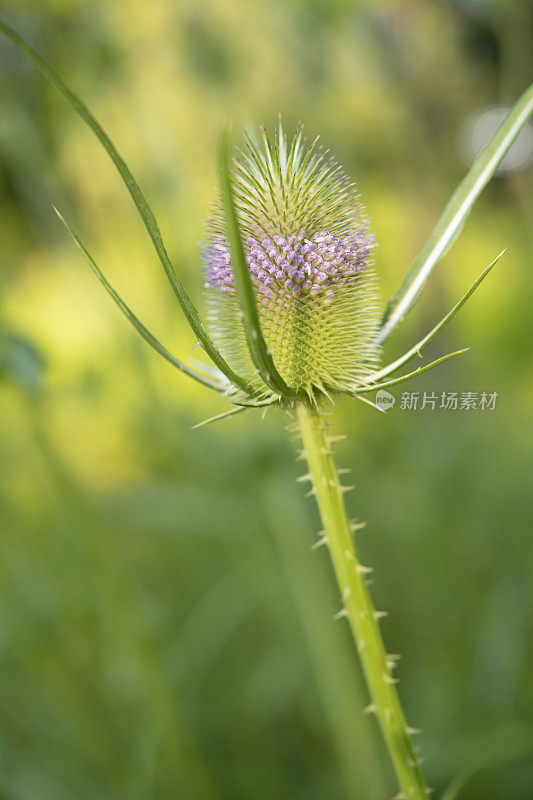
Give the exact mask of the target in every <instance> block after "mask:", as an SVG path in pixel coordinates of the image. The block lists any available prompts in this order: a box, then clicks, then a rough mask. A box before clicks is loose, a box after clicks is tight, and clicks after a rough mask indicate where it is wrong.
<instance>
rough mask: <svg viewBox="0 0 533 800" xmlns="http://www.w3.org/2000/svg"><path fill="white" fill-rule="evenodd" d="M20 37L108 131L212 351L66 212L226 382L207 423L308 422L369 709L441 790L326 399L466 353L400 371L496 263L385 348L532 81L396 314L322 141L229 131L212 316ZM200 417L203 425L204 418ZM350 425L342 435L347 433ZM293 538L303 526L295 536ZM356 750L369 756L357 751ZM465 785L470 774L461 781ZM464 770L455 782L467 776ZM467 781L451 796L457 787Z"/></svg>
mask: <svg viewBox="0 0 533 800" xmlns="http://www.w3.org/2000/svg"><path fill="white" fill-rule="evenodd" d="M0 31H1V32H2V33H3V34H5V35H6V36H7V37H8V38H9V39H10V40H11V41H12V42H13V43H14V44H15V45H16V46H17V47H18V48H19V49H20V50H21V51H22V52H23V53H24V54H25V55H26V56H27V57H29V59H31V61H33V63H34V64H35V65H36V66H37V67H38V69H39V70H40V71H41V72H42V73H43V74H44V75H45V77H46V78H47V79H48V80H49V81H50V82H51V83H52V84H53V85H54V86H55V87H56V89H58V90H59V92H60V93H61V94H62V95H63V97H64V98H65V99H66V100H67V101H68V103H70V105H71V106H72V108H73V109H74V111H76V113H77V114H78V115H79V116H80V117H81V119H82V120H83V121H84V122H85V123H86V124H87V125H88V127H89V128H90V129H91V130H92V131H93V133H94V134H95V135H96V137H97V138H98V139H99V140H100V142H101V144H102V145H103V147H104V148H105V150H106V151H107V153H108V155H109V157H110V158H111V160H112V161H113V163H114V164H115V167H116V168H117V169H118V171H119V173H120V175H121V177H122V179H123V181H124V184H125V186H126V188H127V189H128V191H129V193H130V195H131V197H132V199H133V202H134V203H135V206H136V207H137V210H138V212H139V214H140V216H141V219H142V221H143V223H144V225H145V227H146V230H147V232H148V234H149V236H150V238H151V240H152V243H153V245H154V248H155V250H156V253H157V255H158V257H159V260H160V262H161V265H162V267H163V269H164V271H165V274H166V276H167V278H168V281H169V283H170V285H171V287H172V290H173V292H174V294H175V296H176V299H177V301H178V303H179V305H180V306H181V309H182V311H183V313H184V315H185V317H186V319H187V322H188V323H189V326H190V327H191V329H192V331H193V333H194V335H195V337H196V339H197V342H198V344H199V345H200V347H201V348H202V350H203V353H204V355H205V356H206V357H207V358H208V359H209V360H210V362H211V363H210V364H207V363H202V364H201V365H199V364H198V362H197V361H196V360H195V362H194V363H195V366H190V365H187V364H186V363H185V362H184V361H181V360H180V359H178V358H177V357H176V356H174V355H173V354H172V353H171V352H170V351H169V350H168V349H167V348H166V347H165V346H164V345H163V344H161V342H160V341H159V340H158V339H157V338H156V337H155V336H154V335H153V334H152V333H151V332H150V331H149V330H148V328H147V327H146V326H145V325H144V324H143V323H142V322H141V321H140V320H139V319H138V317H137V316H136V315H135V314H134V313H133V311H132V310H131V309H130V308H129V307H128V306H127V305H126V303H125V302H124V301H123V300H122V298H121V297H120V296H119V294H118V293H117V292H116V290H115V289H114V288H113V287H112V286H111V284H110V283H109V282H108V280H107V279H106V277H105V276H104V274H103V272H102V271H101V269H100V267H99V266H98V265H97V263H96V261H95V260H94V258H93V257H92V255H91V254H90V253H89V251H88V250H87V248H86V247H85V246H84V244H83V243H82V242H81V240H80V238H79V237H78V236H77V234H76V233H75V232H74V231H73V229H72V228H71V227H70V225H69V224H68V223H67V222H66V221H65V219H64V218H63V217H62V216H61V214H60V213H59V212H58V211H57V214H58V216H59V218H60V220H61V221H62V223H63V224H64V226H65V228H66V230H67V231H68V233H69V234H70V236H71V237H72V239H73V241H74V243H75V244H76V245H77V247H78V248H79V250H80V251H81V252H82V254H83V255H84V257H85V258H86V260H87V262H88V263H89V266H90V267H91V269H92V270H93V272H94V273H95V274H96V276H97V277H98V279H99V280H100V282H101V283H102V285H103V286H104V288H105V289H106V291H107V292H108V293H109V295H110V296H111V298H112V299H113V300H114V301H115V303H116V304H117V306H118V307H119V308H120V310H121V311H122V313H123V314H124V315H125V316H126V318H127V319H128V320H129V321H130V323H131V324H132V325H133V326H134V328H135V329H136V330H137V332H138V333H139V334H140V335H141V336H142V337H143V339H144V340H145V341H146V342H147V343H148V344H149V345H150V346H151V347H152V348H153V349H154V350H155V351H156V352H157V353H158V354H159V355H160V356H162V357H163V358H164V359H166V360H167V361H168V362H170V363H171V364H172V365H173V366H174V367H176V368H177V369H178V370H179V371H181V372H183V373H184V374H185V375H187V376H188V377H189V378H191V379H193V380H195V381H197V382H198V383H200V384H202V385H203V386H204V387H205V388H207V389H211V390H213V391H215V392H217V393H218V394H219V395H220V398H221V400H223V401H224V402H226V403H229V404H230V408H229V409H227V410H224V411H223V412H222V413H221V414H219V415H217V416H215V417H212V418H210V419H208V420H205V421H203V422H201V423H199V425H205V424H207V423H211V422H215V421H217V420H220V419H224V418H225V417H229V416H232V415H234V414H238V413H243V412H245V411H248V412H253V411H256V412H258V411H260V412H265V411H266V410H267V409H269V408H271V407H274V406H278V407H279V408H280V409H281V410H282V411H283V412H284V413H285V414H287V415H288V417H289V418H290V424H289V429H290V430H294V431H295V432H297V433H298V435H299V437H300V439H301V442H302V448H301V450H300V451H299V454H298V458H299V459H301V460H302V461H305V462H306V463H307V471H306V472H305V474H303V475H302V476H301V477H300V478H298V480H299V481H302V482H308V483H309V494H310V495H312V496H314V498H315V500H316V503H317V505H318V510H319V513H320V517H321V520H322V526H323V530H322V531H321V532H320V534H319V537H318V540H317V542H316V543H315V545H314V546H315V547H317V546H320V545H324V546H327V547H328V548H329V551H330V554H331V561H332V564H333V569H334V572H335V575H336V579H337V583H338V587H339V593H340V597H341V608H340V611H339V613H338V615H337V616H338V617H339V618H340V617H345V618H346V620H347V622H348V624H349V627H350V629H351V632H352V635H353V639H354V642H355V646H356V649H357V651H358V654H359V658H360V662H361V665H362V669H363V673H364V676H365V679H366V683H367V686H368V691H369V695H370V704H369V705H368V707H367V709H365V711H366V712H368V713H370V712H371V713H373V714H375V716H376V717H377V720H378V723H379V726H380V728H381V731H382V734H383V739H384V741H385V744H386V747H387V750H388V753H389V755H390V758H391V761H392V764H393V766H394V770H395V773H396V776H397V780H398V787H399V793H398V794H397V795H396V798H397V800H426V798H427V797H428V795H429V794H430V792H431V790H430V789H429V788H428V786H427V784H426V782H425V779H424V776H423V773H422V769H421V763H420V761H419V757H418V755H417V753H418V748H417V747H416V746H415V745H414V744H413V736H414V735H415V734H417V733H418V731H416V730H415V729H414V728H412V727H410V726H409V725H408V724H407V722H406V718H405V716H404V712H403V710H402V707H401V704H400V700H399V696H398V692H397V686H396V684H397V678H396V677H395V667H396V661H397V658H398V656H396V655H392V654H389V653H387V650H386V648H385V646H384V643H383V639H382V636H381V632H380V628H379V621H380V618H381V617H382V616H384V612H381V611H376V610H375V608H374V606H373V603H372V599H371V595H370V591H369V586H368V584H369V578H368V576H369V574H370V572H371V571H372V570H371V568H370V567H368V566H366V565H363V564H362V563H361V561H360V559H359V556H358V552H357V547H356V543H355V534H356V533H357V531H358V529H359V528H360V527H361V526H360V525H359V524H358V523H353V522H351V521H350V520H349V518H348V516H347V513H346V507H345V502H344V495H345V493H346V492H347V491H348V490H349V489H350V488H351V487H349V486H345V485H343V484H342V483H341V478H340V476H341V474H342V470H339V469H338V468H337V467H336V464H335V460H334V453H333V448H334V443H335V440H336V438H338V437H333V436H331V435H330V434H329V433H328V425H327V422H326V420H325V411H326V409H327V408H328V406H331V407H332V406H333V405H334V402H335V397H336V396H339V395H350V396H351V397H353V398H354V399H355V400H358V401H362V402H364V403H367V404H370V405H371V406H373V407H374V408H375V409H376V410H377V411H381V410H382V409H380V407H379V405H377V404H376V403H374V402H373V401H372V400H371V399H370V397H369V395H373V394H374V393H375V392H376V391H378V390H379V389H386V388H389V387H392V386H395V385H399V384H401V383H404V382H405V381H408V380H411V379H413V378H415V377H416V376H419V375H421V374H422V373H424V372H427V371H428V370H431V369H433V368H435V367H437V366H438V365H440V364H442V363H444V362H445V361H447V360H449V359H451V358H454V357H456V356H458V355H460V354H462V353H464V352H465V349H461V350H457V351H455V352H452V353H448V354H446V355H443V356H441V357H440V358H438V359H436V360H434V361H431V362H430V363H427V364H424V365H422V366H418V367H417V368H416V369H413V370H411V371H408V372H405V373H403V374H401V375H399V376H398V375H397V373H398V372H399V371H401V370H402V368H403V367H404V365H406V364H407V363H408V362H409V361H410V360H411V359H413V358H414V357H416V356H420V355H421V353H422V350H423V349H424V348H425V347H426V346H427V345H428V344H429V343H430V342H431V341H432V340H433V339H434V338H435V337H436V336H437V335H438V334H439V333H440V331H441V330H442V329H443V328H444V326H445V325H447V324H448V323H449V322H450V321H451V320H452V319H453V318H454V316H455V315H456V314H457V312H458V311H459V310H460V309H461V308H462V306H463V305H464V304H465V303H466V301H467V300H468V299H469V298H470V297H471V295H472V294H473V292H474V291H475V290H476V289H477V288H478V286H479V285H480V284H481V282H482V281H483V280H484V279H485V278H486V277H487V275H488V274H489V272H490V271H491V269H492V268H493V267H494V265H495V264H496V262H497V261H498V259H499V258H500V257H501V255H502V253H500V255H499V256H497V257H496V258H495V259H494V260H493V261H492V263H490V264H489V265H488V266H487V267H486V268H485V269H484V270H483V272H482V273H481V274H480V275H479V277H478V278H477V279H476V280H475V282H474V283H473V285H472V286H471V287H470V288H469V289H468V291H466V293H465V294H464V295H463V296H462V297H461V298H460V299H459V301H458V302H457V303H456V304H455V305H454V306H453V308H452V309H451V310H450V311H449V312H448V313H447V314H446V315H445V316H444V317H443V318H442V319H441V320H440V321H439V322H438V323H437V324H436V325H435V326H434V327H433V328H432V329H431V330H430V331H429V332H428V333H427V334H426V335H425V336H424V337H423V338H422V339H421V340H420V341H418V342H416V344H414V345H413V346H412V347H411V348H409V350H407V352H405V353H403V355H401V356H399V357H397V358H396V359H395V360H394V361H392V362H391V363H389V364H387V365H385V366H382V365H381V349H382V345H383V343H384V342H385V340H386V339H388V337H389V336H390V335H391V334H392V333H393V332H394V331H395V329H396V328H397V326H398V325H399V324H400V323H401V322H402V320H403V319H404V318H405V317H406V315H407V314H408V313H409V311H411V309H412V308H413V306H414V305H415V303H416V301H417V300H418V298H419V296H420V293H421V291H422V289H423V287H424V285H425V283H426V281H427V279H428V277H429V276H430V274H431V272H432V271H433V269H434V268H435V266H436V264H437V263H438V262H439V261H440V259H441V258H442V257H443V256H444V254H445V253H446V252H447V251H448V249H449V248H450V246H451V245H452V244H453V242H454V240H455V239H456V237H457V235H458V234H459V232H460V230H461V228H462V226H463V224H464V222H465V220H466V218H467V217H468V215H469V213H470V211H471V209H472V207H473V205H474V203H475V201H476V200H477V198H478V197H479V195H480V193H481V192H482V190H483V188H484V187H485V186H486V184H487V183H488V181H489V180H490V178H491V177H492V175H493V174H494V172H495V170H496V169H497V167H498V164H499V163H500V161H501V160H502V159H503V157H504V155H505V154H506V152H507V151H508V150H509V148H510V146H511V145H512V143H513V141H514V140H515V138H516V137H517V135H518V134H519V132H520V131H521V129H522V128H523V127H524V125H525V124H526V123H527V121H528V119H529V117H530V116H531V114H532V112H533V86H531V87H529V88H528V89H527V90H526V91H525V92H524V94H523V95H522V96H521V97H520V98H519V99H518V101H517V102H516V104H515V105H514V107H513V108H512V109H511V110H510V112H509V113H508V115H507V117H506V119H505V120H504V122H503V123H502V124H501V126H500V127H499V129H498V130H497V131H496V133H495V134H494V136H493V137H492V139H491V140H490V142H489V143H488V144H487V145H486V146H485V148H484V149H483V151H482V152H481V153H480V154H479V155H478V156H477V158H476V159H475V161H474V163H473V165H472V167H471V169H470V171H469V172H468V174H467V175H466V177H465V178H464V179H463V180H462V181H461V183H460V184H459V185H458V187H457V189H456V190H455V192H454V193H453V195H452V197H451V198H450V200H449V202H448V204H447V205H446V207H445V209H444V211H443V213H442V215H441V216H440V218H439V220H438V221H437V224H436V225H435V228H434V229H433V231H432V233H431V234H430V237H429V239H428V241H427V242H426V244H425V245H424V247H423V248H422V250H421V251H420V253H419V254H418V256H417V257H416V259H415V261H414V264H413V265H412V267H411V269H410V270H409V271H408V272H407V275H406V276H405V278H404V281H403V283H402V284H401V286H400V288H399V290H398V291H397V292H396V294H395V295H394V296H393V297H392V298H391V299H390V300H389V302H388V304H387V306H386V308H385V311H384V313H382V312H381V311H380V303H379V296H378V290H377V278H376V272H375V268H374V263H373V257H372V253H373V248H374V244H375V242H374V237H373V235H372V233H371V232H370V226H369V222H368V219H367V218H366V216H365V213H364V209H363V206H362V204H361V201H360V198H359V196H358V193H357V191H356V189H355V187H354V184H353V183H352V182H351V181H350V180H349V179H348V178H347V177H346V175H345V173H344V172H343V170H342V168H341V167H340V166H339V165H338V164H337V163H336V162H335V161H334V159H333V158H332V157H331V156H330V155H329V153H328V151H326V150H324V149H322V148H321V146H320V145H319V143H318V140H315V141H313V142H312V143H311V144H308V143H307V142H306V140H305V139H304V136H303V130H302V127H301V126H299V127H298V128H297V129H296V132H295V133H294V135H293V136H292V138H291V139H290V140H289V139H288V138H287V136H286V134H285V132H284V130H283V127H282V124H281V121H280V122H279V124H278V126H277V128H276V130H275V133H274V135H273V136H271V137H269V136H268V135H267V133H266V131H265V130H263V131H262V132H261V135H260V136H259V137H258V138H257V139H254V138H252V137H250V136H246V137H245V139H244V144H243V146H242V147H241V149H239V150H235V151H232V147H231V142H230V136H229V132H228V131H227V130H226V131H225V132H224V133H223V135H222V137H221V143H220V151H219V187H218V195H217V198H216V200H215V202H214V204H213V207H212V209H211V213H210V215H209V218H208V222H207V226H206V236H205V241H204V244H203V247H202V260H203V270H204V277H205V285H206V296H207V306H208V316H207V319H206V323H205V324H204V321H203V320H202V318H201V316H200V314H199V312H198V311H197V308H196V306H195V304H194V303H193V301H192V299H191V298H190V296H189V294H188V293H187V292H186V290H185V288H184V286H183V284H182V282H181V280H180V279H179V277H178V275H177V274H176V271H175V270H174V267H173V265H172V263H171V261H170V258H169V256H168V253H167V250H166V248H165V244H164V242H163V238H162V235H161V232H160V230H159V227H158V225H157V222H156V220H155V217H154V215H153V213H152V211H151V209H150V206H149V205H148V202H147V201H146V199H145V197H144V195H143V193H142V191H141V189H140V187H139V185H138V184H137V182H136V180H135V179H134V177H133V175H132V173H131V172H130V170H129V168H128V167H127V165H126V163H125V162H124V160H123V159H122V157H121V156H120V155H119V153H118V151H117V149H116V148H115V146H114V144H113V143H112V141H111V139H110V138H109V136H108V135H107V133H106V132H105V131H104V129H103V128H102V126H101V125H100V123H99V122H98V121H97V120H96V118H95V117H94V115H93V114H92V113H91V111H90V110H89V109H88V107H87V106H86V105H85V104H84V103H83V101H82V100H80V98H79V97H78V96H77V95H76V94H75V93H74V92H73V91H72V90H71V89H70V88H69V87H68V86H67V85H66V84H65V83H64V82H63V81H62V79H61V78H60V77H59V76H58V75H57V73H56V72H55V71H54V70H53V68H52V67H51V66H50V65H49V64H48V63H47V62H46V61H45V60H44V59H43V58H42V57H41V56H40V55H39V54H38V53H37V52H36V51H35V50H33V49H32V48H31V47H30V46H29V45H28V44H27V43H26V42H25V41H24V40H23V39H22V38H21V37H20V36H19V35H18V34H17V33H16V31H14V30H13V29H12V28H11V27H10V26H9V25H7V24H5V23H4V22H1V21H0ZM199 425H198V426H196V427H199ZM341 438H342V437H341ZM287 535H290V534H287ZM356 757H357V754H356V753H354V758H356ZM459 783H460V782H459ZM459 783H457V782H455V783H454V784H453V785H454V786H455V785H457V786H459ZM455 796H456V794H455V789H451V790H449V791H448V792H447V793H446V795H445V797H446V800H453V798H454V797H455Z"/></svg>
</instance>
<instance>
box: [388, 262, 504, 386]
mask: <svg viewBox="0 0 533 800" xmlns="http://www.w3.org/2000/svg"><path fill="white" fill-rule="evenodd" d="M504 253H505V250H502V252H501V253H500V254H499V255H497V256H496V258H495V259H494V261H491V263H490V264H489V265H488V267H485V269H484V270H483V272H482V273H481V275H479V277H478V278H477V279H476V280H475V281H474V283H473V284H472V286H471V287H470V289H469V290H468V291H467V292H465V294H464V295H463V296H462V297H461V299H460V300H459V301H458V302H457V303H456V304H455V305H454V307H453V308H452V309H451V310H450V311H448V313H447V314H446V316H445V317H443V318H442V319H441V321H440V322H438V323H437V325H435V327H434V328H432V329H431V330H430V332H429V333H428V334H426V336H424V338H423V339H421V340H420V341H419V342H417V343H416V344H415V345H413V347H411V349H410V350H408V351H407V353H405V354H404V355H403V356H401V357H400V358H398V359H396V361H393V362H392V364H389V365H388V366H386V367H384V368H383V369H380V370H379V372H375V373H374V374H373V375H372V382H373V383H374V384H375V383H376V381H378V380H379V379H381V378H384V377H385V376H386V375H390V374H391V372H396V370H397V369H399V368H400V367H401V366H402V365H403V364H405V363H406V361H409V359H411V358H412V357H413V356H414V355H416V354H417V353H418V354H420V351H421V350H422V348H423V347H425V346H426V345H427V344H429V342H431V341H432V340H433V339H434V338H435V336H437V334H438V333H439V332H440V331H441V330H442V329H443V328H444V327H445V325H447V324H448V322H449V321H450V320H451V319H453V317H455V315H456V314H457V312H458V311H459V309H460V308H461V307H462V306H464V304H465V303H466V301H467V300H468V298H469V297H470V296H471V295H472V294H473V293H474V292H475V291H476V289H477V287H478V286H479V284H480V283H481V282H482V281H483V280H484V279H485V278H486V277H487V275H488V274H489V272H490V271H491V269H492V268H493V267H494V265H495V264H496V263H497V262H498V261H499V260H500V258H501V257H502V255H503V254H504Z"/></svg>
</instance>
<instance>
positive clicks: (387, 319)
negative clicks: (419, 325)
mask: <svg viewBox="0 0 533 800" xmlns="http://www.w3.org/2000/svg"><path fill="white" fill-rule="evenodd" d="M532 113H533V84H532V85H531V86H530V87H529V88H528V89H527V90H526V91H525V92H524V93H523V95H522V96H521V97H520V98H519V100H518V101H517V102H516V103H515V105H514V106H513V108H512V109H511V111H510V112H509V114H508V115H507V117H506V118H505V120H504V121H503V122H502V124H501V125H500V127H499V128H498V130H497V131H496V133H495V134H494V136H493V137H492V139H491V140H490V142H489V143H488V144H487V145H486V147H485V148H484V149H483V150H482V151H481V153H480V154H479V155H478V156H477V158H476V160H475V161H474V163H473V164H472V167H471V169H470V171H469V172H468V174H467V175H466V177H465V178H463V180H462V181H461V183H460V184H459V186H458V187H457V189H456V190H455V192H454V193H453V194H452V196H451V198H450V200H449V202H448V204H447V206H446V208H445V209H444V211H443V213H442V215H441V216H440V218H439V220H438V222H437V224H436V225H435V227H434V228H433V231H432V232H431V235H430V237H429V239H428V241H427V242H426V244H425V245H424V247H423V248H422V250H421V251H420V253H419V254H418V256H417V257H416V260H415V262H414V264H413V266H412V267H411V269H410V270H409V272H408V273H407V275H406V277H405V280H404V282H403V283H402V285H401V287H400V289H399V290H398V291H397V292H396V294H395V295H394V296H393V297H391V299H390V300H389V302H388V305H387V308H386V311H385V315H384V317H383V320H382V323H381V328H380V331H379V334H378V337H377V338H378V342H379V343H380V344H381V343H382V342H384V341H385V339H387V337H388V336H389V335H390V334H391V333H392V331H393V330H394V329H395V328H396V326H397V325H398V324H399V323H400V322H401V321H402V319H403V318H404V317H405V315H406V314H407V313H408V312H409V311H410V310H411V308H412V307H413V306H414V304H415V303H416V301H417V300H418V297H419V295H420V292H421V290H422V287H423V286H424V284H425V282H426V281H427V279H428V277H429V275H430V274H431V272H432V270H433V269H434V267H435V265H436V264H437V263H438V262H439V261H440V259H441V258H442V257H443V256H444V254H445V253H446V252H447V251H448V249H449V248H450V247H451V245H452V244H453V242H454V241H455V239H456V237H457V235H458V234H459V232H460V230H461V228H462V226H463V224H464V222H465V220H466V218H467V217H468V215H469V213H470V211H471V210H472V207H473V205H474V203H475V202H476V200H477V198H478V197H479V195H480V194H481V192H482V191H483V189H484V188H485V186H486V185H487V183H488V182H489V180H490V179H491V178H492V176H493V175H494V172H495V171H496V168H497V167H498V164H499V163H500V161H501V160H502V158H503V157H504V156H505V154H506V153H507V151H508V150H509V148H510V147H511V145H512V143H513V142H514V140H515V139H516V137H517V136H518V134H519V133H520V131H521V130H522V128H523V127H524V125H525V124H526V123H527V121H528V119H529V117H530V116H531V114H532Z"/></svg>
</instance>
